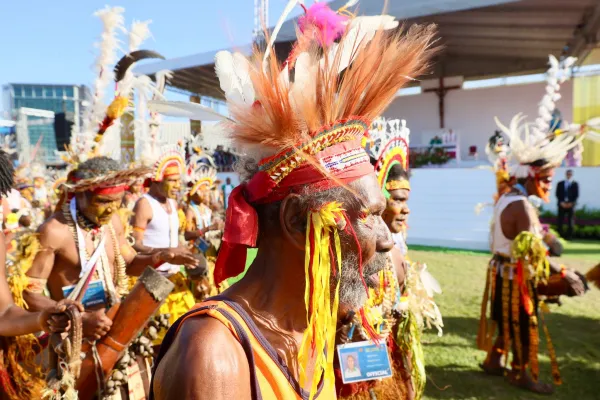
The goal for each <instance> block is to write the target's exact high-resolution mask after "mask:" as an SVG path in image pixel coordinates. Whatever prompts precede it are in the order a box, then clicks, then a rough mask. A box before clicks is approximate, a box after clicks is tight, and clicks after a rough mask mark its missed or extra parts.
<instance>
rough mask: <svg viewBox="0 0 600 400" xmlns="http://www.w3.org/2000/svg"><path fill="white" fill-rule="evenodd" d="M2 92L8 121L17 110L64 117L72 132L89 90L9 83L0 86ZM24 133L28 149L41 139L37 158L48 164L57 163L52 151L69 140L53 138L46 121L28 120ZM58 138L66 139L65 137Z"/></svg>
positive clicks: (84, 87) (50, 127)
mask: <svg viewBox="0 0 600 400" xmlns="http://www.w3.org/2000/svg"><path fill="white" fill-rule="evenodd" d="M2 91H3V96H2V97H3V103H4V110H5V111H6V114H7V117H8V118H11V119H13V120H16V119H17V116H18V113H19V109H21V108H27V109H35V110H44V111H50V112H53V113H55V114H58V113H64V114H65V117H66V120H68V121H71V122H72V123H73V125H74V127H75V129H77V128H78V127H79V126H80V125H81V123H82V116H83V112H82V111H83V106H84V105H85V103H84V101H86V99H89V98H90V95H89V89H88V88H87V87H86V86H84V85H50V84H48V85H46V84H29V83H9V84H7V85H5V86H3V88H2ZM27 132H28V136H29V137H28V139H29V143H30V144H31V146H35V145H36V144H37V143H38V141H39V140H40V138H41V142H40V147H39V153H38V154H39V155H40V156H42V157H43V158H44V159H45V161H46V162H47V163H50V164H53V163H55V162H57V161H58V159H59V158H58V157H57V154H56V151H57V150H60V151H62V150H63V149H64V144H65V143H68V141H69V137H58V138H57V136H56V132H55V129H54V123H53V121H51V120H48V119H47V118H46V119H43V118H41V117H36V116H29V117H28V124H27ZM59 135H60V134H59ZM62 136H68V133H67V134H65V133H63V135H62Z"/></svg>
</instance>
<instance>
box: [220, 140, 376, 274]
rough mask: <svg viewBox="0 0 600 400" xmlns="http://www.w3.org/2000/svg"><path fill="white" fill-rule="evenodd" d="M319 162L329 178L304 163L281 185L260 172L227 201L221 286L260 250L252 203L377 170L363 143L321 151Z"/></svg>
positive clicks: (316, 188) (324, 186)
mask: <svg viewBox="0 0 600 400" xmlns="http://www.w3.org/2000/svg"><path fill="white" fill-rule="evenodd" d="M315 160H316V161H317V162H319V163H320V164H321V167H322V168H323V169H325V170H326V171H327V172H328V174H329V175H325V174H324V173H323V171H322V170H321V169H319V168H317V167H315V166H314V165H313V164H311V163H309V162H304V163H303V164H302V165H301V166H299V167H297V168H296V169H294V170H293V171H292V172H290V173H289V175H287V176H286V177H285V178H284V179H283V180H281V182H279V184H278V183H277V182H276V181H275V180H273V178H272V177H271V176H270V175H269V174H268V173H267V172H265V171H260V172H258V173H256V174H255V175H254V176H253V177H252V179H250V181H248V182H247V183H245V184H242V185H239V186H237V187H236V188H235V189H233V191H232V192H231V194H230V195H229V200H228V202H227V204H228V206H227V218H226V220H225V232H224V233H223V243H222V245H221V249H220V251H219V257H218V258H217V262H216V265H215V271H214V279H215V283H216V284H217V285H218V284H219V283H221V282H222V281H224V280H225V279H228V278H231V277H234V276H237V275H239V274H240V273H242V272H243V271H244V268H245V266H246V251H247V249H248V248H249V247H256V241H257V239H258V214H257V213H256V210H255V209H254V207H253V206H252V204H266V203H272V202H275V201H279V200H283V199H284V198H285V197H286V196H287V195H289V194H291V193H298V192H300V190H303V189H304V188H305V187H307V186H309V187H310V189H311V190H314V191H315V192H319V191H323V190H327V189H330V188H333V187H336V186H339V184H340V183H341V184H348V183H350V182H352V181H354V180H356V179H359V178H362V177H363V176H365V175H368V174H370V173H373V171H374V170H373V166H372V165H371V164H370V162H369V156H368V155H367V153H366V152H365V151H364V149H363V148H362V147H361V144H360V140H353V141H348V142H342V143H338V144H335V145H333V146H331V147H328V148H327V149H325V150H323V151H321V152H319V153H318V154H317V155H316V156H315ZM331 176H333V177H335V180H334V179H332V178H331Z"/></svg>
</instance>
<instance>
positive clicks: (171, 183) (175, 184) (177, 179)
mask: <svg viewBox="0 0 600 400" xmlns="http://www.w3.org/2000/svg"><path fill="white" fill-rule="evenodd" d="M160 189H161V192H162V193H161V194H162V195H163V196H165V197H166V198H168V199H177V196H178V195H179V191H180V190H181V175H179V174H176V175H169V176H165V177H164V179H163V180H162V181H161V185H160Z"/></svg>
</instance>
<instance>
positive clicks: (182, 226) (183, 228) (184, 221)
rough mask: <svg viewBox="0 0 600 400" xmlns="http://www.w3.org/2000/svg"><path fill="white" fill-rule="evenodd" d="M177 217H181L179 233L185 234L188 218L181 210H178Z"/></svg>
mask: <svg viewBox="0 0 600 400" xmlns="http://www.w3.org/2000/svg"><path fill="white" fill-rule="evenodd" d="M177 216H178V217H179V232H185V231H186V228H187V218H186V217H185V212H184V211H183V210H182V209H181V208H180V209H179V210H177Z"/></svg>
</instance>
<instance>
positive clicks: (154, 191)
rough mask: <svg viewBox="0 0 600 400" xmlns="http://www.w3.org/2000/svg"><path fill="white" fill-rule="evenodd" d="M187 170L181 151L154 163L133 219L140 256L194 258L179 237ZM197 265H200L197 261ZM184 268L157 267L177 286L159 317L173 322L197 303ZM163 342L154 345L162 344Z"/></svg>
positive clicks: (166, 154)
mask: <svg viewBox="0 0 600 400" xmlns="http://www.w3.org/2000/svg"><path fill="white" fill-rule="evenodd" d="M184 171H185V161H184V159H183V155H182V153H181V151H179V150H178V149H177V150H170V151H165V152H164V153H163V154H162V155H161V156H160V157H158V160H157V161H156V162H155V163H154V166H153V169H152V173H151V178H150V179H149V187H150V188H149V190H148V193H146V194H144V195H143V196H142V197H141V198H140V199H139V200H138V201H137V203H136V205H135V207H134V208H133V216H132V218H131V225H132V227H133V238H134V239H135V245H134V248H135V249H136V250H137V251H139V252H140V253H143V254H156V252H160V251H164V250H165V249H167V250H168V249H178V251H183V252H186V253H187V254H188V257H192V255H191V253H190V252H189V250H188V249H187V247H185V246H184V245H183V244H182V243H181V241H180V238H179V236H180V235H179V233H180V227H181V226H182V224H181V222H182V221H180V216H179V207H178V204H177V197H178V196H179V194H180V192H181V177H182V175H183V173H184ZM198 259H203V258H202V257H199V258H198ZM195 265H198V261H196V263H195ZM181 266H182V264H171V263H165V264H162V265H161V266H160V267H158V268H157V270H158V271H159V272H161V274H163V275H164V276H167V277H169V279H170V280H171V281H172V282H173V283H174V284H175V290H174V291H173V292H172V293H171V294H170V295H169V297H168V299H167V301H166V302H165V304H163V305H162V306H161V309H160V314H170V319H169V320H170V321H171V322H175V321H176V320H177V318H179V317H180V316H182V315H183V314H185V313H186V312H187V311H188V310H189V309H190V308H191V307H192V306H193V305H194V304H195V300H194V295H193V293H192V291H191V289H190V282H189V280H188V278H187V276H186V275H187V274H186V273H184V272H182V271H181V269H182V267H181ZM195 273H202V271H195ZM161 339H162V338H159V339H158V340H157V341H156V342H155V343H156V344H159V343H160V340H161Z"/></svg>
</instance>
